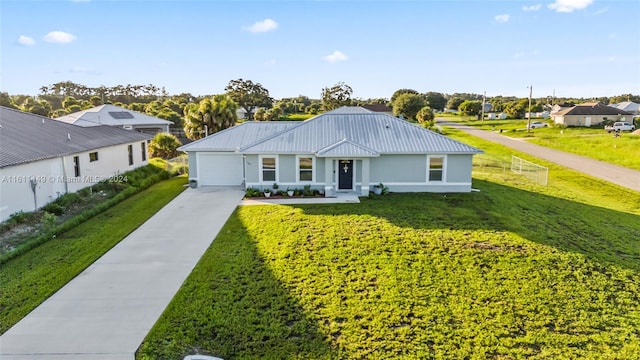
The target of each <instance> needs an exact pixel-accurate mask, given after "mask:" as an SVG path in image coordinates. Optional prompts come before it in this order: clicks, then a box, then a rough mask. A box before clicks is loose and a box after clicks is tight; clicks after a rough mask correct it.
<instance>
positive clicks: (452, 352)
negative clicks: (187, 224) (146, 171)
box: [138, 146, 640, 359]
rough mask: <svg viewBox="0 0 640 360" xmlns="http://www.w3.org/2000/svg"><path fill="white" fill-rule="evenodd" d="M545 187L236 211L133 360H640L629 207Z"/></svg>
mask: <svg viewBox="0 0 640 360" xmlns="http://www.w3.org/2000/svg"><path fill="white" fill-rule="evenodd" d="M483 148H484V147H483ZM485 150H487V152H490V153H494V154H504V153H505V151H506V150H505V149H504V148H503V147H500V146H496V147H490V146H487V148H485ZM552 176H553V179H552V182H551V184H555V185H553V186H552V185H550V186H549V187H540V186H536V185H532V184H528V183H526V181H523V180H519V179H518V178H514V179H511V178H508V179H506V180H505V177H504V176H503V175H501V174H500V173H499V172H498V171H494V172H492V171H486V172H481V173H480V174H479V177H478V178H476V179H474V188H478V189H480V190H481V191H480V192H473V193H469V194H391V195H389V196H383V197H374V198H371V199H364V200H363V202H362V203H361V204H339V205H324V206H322V205H314V206H246V207H240V208H238V209H237V210H236V211H235V212H234V214H233V215H232V216H231V218H230V219H229V221H228V222H227V223H226V225H225V227H224V228H223V229H222V231H221V233H220V234H219V235H218V237H217V238H216V240H215V241H214V242H213V244H212V245H211V247H210V248H209V249H208V250H207V252H206V253H205V255H204V256H203V258H202V259H201V260H200V262H199V263H198V265H197V266H196V268H195V269H194V271H193V272H192V274H191V275H190V277H189V278H188V279H187V280H186V281H185V283H184V285H183V287H182V289H181V290H180V291H179V292H178V294H177V295H176V296H175V298H174V299H173V301H172V303H171V304H170V305H169V307H168V308H167V309H166V311H165V313H164V314H163V316H162V317H161V319H160V320H159V321H158V322H157V323H156V325H155V326H154V328H153V329H152V331H151V332H150V334H149V335H148V337H147V339H146V340H145V342H144V343H143V345H142V346H141V347H140V349H139V352H138V358H140V359H177V358H181V357H182V356H185V355H187V354H194V353H196V352H199V353H201V354H209V355H214V356H220V357H222V358H225V359H236V358H243V359H244V358H251V359H262V358H268V359H284V358H311V359H318V358H325V359H329V358H345V359H377V358H414V359H428V358H455V359H457V358H469V359H486V358H500V359H502V358H504V359H516V358H521V359H524V358H527V359H528V358H533V359H549V358H553V359H575V358H607V359H631V358H637V356H638V354H640V330H639V329H640V225H639V224H640V194H638V193H636V192H632V191H626V190H623V189H621V188H618V187H615V186H609V185H607V184H606V183H604V182H600V181H597V180H593V179H591V181H589V182H587V183H586V184H583V183H582V180H584V179H588V178H586V177H580V176H577V174H576V173H575V172H571V171H568V170H564V171H558V172H557V174H555V173H553V174H552ZM556 176H558V177H556ZM559 184H564V186H565V187H567V186H568V187H570V188H568V189H567V191H565V192H563V191H562V188H561V187H560V185H559ZM582 194H584V196H583V195H582ZM618 199H622V201H618Z"/></svg>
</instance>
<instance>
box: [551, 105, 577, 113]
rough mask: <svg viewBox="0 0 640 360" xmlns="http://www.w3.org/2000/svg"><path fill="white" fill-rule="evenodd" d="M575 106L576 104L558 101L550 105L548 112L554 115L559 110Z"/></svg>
mask: <svg viewBox="0 0 640 360" xmlns="http://www.w3.org/2000/svg"><path fill="white" fill-rule="evenodd" d="M574 106H576V104H574V103H568V102H567V103H558V104H554V105H553V106H551V111H550V112H549V114H550V115H554V114H556V113H558V112H560V111H563V110H566V109H570V108H572V107H574Z"/></svg>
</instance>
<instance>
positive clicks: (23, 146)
mask: <svg viewBox="0 0 640 360" xmlns="http://www.w3.org/2000/svg"><path fill="white" fill-rule="evenodd" d="M151 138H152V136H151V135H147V134H143V133H139V132H136V131H130V130H124V129H119V128H115V127H110V126H93V127H81V126H76V125H70V124H66V123H63V122H60V121H56V120H53V119H49V118H44V117H42V116H39V115H35V114H30V113H25V112H22V111H18V110H14V109H10V108H7V107H0V168H1V167H6V166H12V165H18V164H23V163H28V162H32V161H38V160H43V159H49V158H55V157H59V156H65V155H70V154H76V153H79V152H83V151H89V150H97V149H100V148H104V147H107V146H113V145H120V144H126V143H131V142H136V141H146V140H148V139H151Z"/></svg>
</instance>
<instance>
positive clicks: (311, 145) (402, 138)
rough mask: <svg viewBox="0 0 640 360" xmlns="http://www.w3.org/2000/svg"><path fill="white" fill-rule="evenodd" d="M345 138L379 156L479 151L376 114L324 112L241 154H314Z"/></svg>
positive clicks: (389, 116)
mask: <svg viewBox="0 0 640 360" xmlns="http://www.w3.org/2000/svg"><path fill="white" fill-rule="evenodd" d="M344 139H346V140H349V141H350V142H351V143H352V144H355V145H357V146H359V147H361V148H366V149H371V150H373V151H375V152H377V153H380V154H384V153H386V154H425V153H443V154H444V153H446V154H451V153H458V154H477V153H481V152H482V151H481V150H479V149H476V148H474V147H472V146H469V145H467V144H464V143H461V142H459V141H456V140H453V139H450V138H448V137H446V136H443V135H440V134H438V133H435V132H433V131H430V130H427V129H425V128H422V127H420V126H417V125H415V124H411V123H409V122H407V121H405V120H402V119H398V118H396V117H393V116H391V115H387V114H384V113H375V112H368V113H348V112H341V113H324V114H322V115H318V116H316V117H314V118H312V119H309V120H307V121H304V122H303V123H301V124H300V125H298V126H295V127H293V128H291V129H288V130H286V131H284V132H282V133H279V134H276V135H274V136H272V137H270V138H266V139H264V140H262V141H260V142H258V143H256V144H254V145H250V146H246V147H244V148H241V149H240V151H241V152H243V153H317V152H318V151H320V150H322V149H325V148H327V147H328V146H331V145H332V144H335V143H337V142H339V141H341V140H344ZM343 155H347V154H343ZM356 155H357V154H354V156H356ZM325 156H326V155H325Z"/></svg>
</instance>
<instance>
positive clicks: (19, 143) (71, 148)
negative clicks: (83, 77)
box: [0, 107, 151, 221]
mask: <svg viewBox="0 0 640 360" xmlns="http://www.w3.org/2000/svg"><path fill="white" fill-rule="evenodd" d="M150 138H151V135H147V134H142V133H139V132H135V131H127V130H123V129H118V128H115V127H109V126H104V125H102V126H100V125H97V126H91V127H80V126H76V125H70V124H65V123H63V122H60V121H56V120H53V119H49V118H43V117H41V116H39V115H34V114H30V113H25V112H21V111H18V110H14V109H9V108H6V107H0V179H1V181H2V184H1V185H0V221H4V220H6V219H7V218H8V217H9V216H10V215H11V214H13V213H16V212H18V211H34V210H37V209H39V208H41V207H42V206H44V205H46V204H47V203H49V202H51V201H52V200H55V199H56V198H58V197H59V196H60V195H63V194H66V193H72V192H76V191H78V190H80V189H82V188H85V187H87V186H90V185H91V184H93V183H95V182H97V181H100V180H106V179H108V178H109V177H112V176H114V175H117V174H119V173H123V172H126V171H129V170H133V169H135V168H137V167H139V166H143V165H146V164H148V162H147V147H146V143H147V141H148V140H149V139H150Z"/></svg>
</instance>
